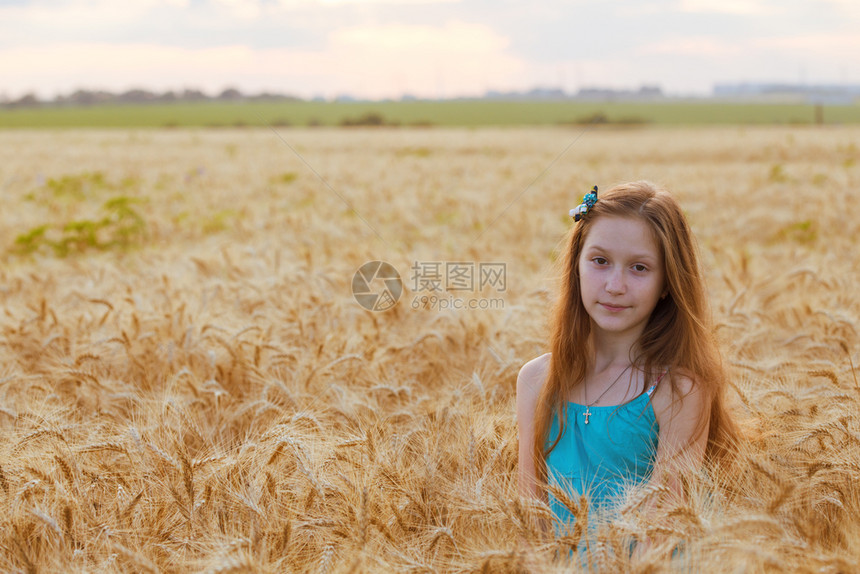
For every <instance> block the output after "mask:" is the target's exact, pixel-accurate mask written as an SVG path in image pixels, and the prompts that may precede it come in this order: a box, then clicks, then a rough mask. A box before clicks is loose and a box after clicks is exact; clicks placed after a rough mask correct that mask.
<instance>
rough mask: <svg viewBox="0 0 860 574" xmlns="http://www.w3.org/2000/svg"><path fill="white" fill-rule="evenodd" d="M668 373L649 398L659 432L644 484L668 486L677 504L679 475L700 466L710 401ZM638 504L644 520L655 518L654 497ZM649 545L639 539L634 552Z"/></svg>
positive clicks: (680, 491) (680, 497)
mask: <svg viewBox="0 0 860 574" xmlns="http://www.w3.org/2000/svg"><path fill="white" fill-rule="evenodd" d="M672 376H673V378H674V382H675V385H672V384H670V383H671V381H664V383H663V384H662V385H659V386H658V387H657V390H656V391H655V392H654V398H653V400H652V405H653V407H654V413H655V415H656V416H657V424H658V425H659V427H660V434H659V437H658V446H657V456H656V460H655V463H654V470H653V472H652V474H651V479H650V480H649V483H648V486H653V487H660V486H663V487H668V489H669V494H670V496H671V498H672V499H673V500H672V502H673V503H674V504H678V503H680V502H682V501H683V500H684V497H685V493H684V486H683V482H682V480H681V476H683V474H684V473H685V472H689V471H694V472H695V471H696V470H698V469H700V468H701V467H702V463H703V461H704V458H705V449H706V447H707V444H708V427H709V421H710V417H709V414H710V404H709V402H708V401H707V399H706V398H705V396H704V393H703V392H702V391H701V389H700V388H699V387H698V386H697V385H696V384H694V383H693V381H692V380H691V379H689V378H687V377H685V376H683V375H677V374H674V375H672ZM673 387H674V389H673ZM647 490H649V489H648V488H647V487H646V491H647ZM652 492H653V491H652ZM640 508H641V509H642V511H644V513H645V519H646V521H647V523H649V524H653V523H655V522H657V519H658V518H659V517H658V516H654V515H653V513H656V512H659V509H658V508H657V505H656V501H648V502H646V503H645V504H644V505H643V506H642V507H640ZM649 514H650V515H651V516H649ZM649 546H651V541H650V540H645V541H642V542H640V544H638V545H637V547H636V552H635V554H634V555H635V556H640V555H642V554H643V553H644V552H645V551H646V550H647V549H648V547H649Z"/></svg>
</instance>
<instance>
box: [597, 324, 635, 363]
mask: <svg viewBox="0 0 860 574" xmlns="http://www.w3.org/2000/svg"><path fill="white" fill-rule="evenodd" d="M637 339H638V337H637ZM592 342H593V345H592V349H593V350H594V363H593V366H594V370H595V371H598V372H600V371H604V370H606V369H608V368H611V367H612V366H613V365H616V366H621V365H623V366H627V365H629V364H630V363H631V361H633V359H634V357H636V355H637V345H636V339H632V340H631V338H627V337H624V338H617V337H606V336H603V337H598V336H595V334H594V333H592Z"/></svg>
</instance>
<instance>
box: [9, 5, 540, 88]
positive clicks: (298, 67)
mask: <svg viewBox="0 0 860 574" xmlns="http://www.w3.org/2000/svg"><path fill="white" fill-rule="evenodd" d="M508 43H509V42H508V39H507V38H504V37H502V36H499V35H498V34H497V33H495V32H494V31H493V30H492V29H490V28H488V27H486V26H483V25H481V24H470V23H465V22H457V21H453V22H449V23H447V24H445V25H443V26H438V27H433V26H414V25H383V26H355V27H350V28H341V29H337V30H335V31H333V32H332V33H331V34H330V35H329V37H328V40H327V42H326V44H325V46H324V47H323V48H322V49H319V50H307V49H293V48H267V49H255V48H251V47H249V46H246V45H228V46H217V47H210V48H186V47H177V46H164V45H157V44H121V45H114V44H109V43H85V44H82V43H75V44H56V45H51V46H38V47H33V46H30V47H28V46H23V47H19V48H7V49H0V77H5V78H7V79H9V78H13V79H14V81H15V82H16V84H17V85H8V84H9V82H7V86H8V87H9V88H12V89H15V90H16V91H18V92H23V91H25V90H29V89H34V88H37V86H38V85H39V84H41V85H45V83H46V82H51V84H50V86H49V87H48V89H49V90H52V91H53V92H57V91H69V90H71V89H74V88H77V87H81V86H87V87H91V88H108V89H113V90H119V89H127V88H129V87H133V86H145V87H149V88H151V89H168V88H174V89H176V88H183V87H200V88H203V89H206V90H210V91H211V90H219V89H221V88H223V87H224V86H227V85H240V86H242V87H244V88H245V89H249V90H262V89H269V90H278V91H285V92H289V93H293V94H297V95H301V96H306V97H307V96H312V95H315V94H317V93H320V92H322V93H324V94H325V95H328V96H333V95H336V94H338V93H344V92H348V93H351V94H353V95H356V96H361V97H373V98H380V97H397V96H399V95H400V94H401V93H404V92H407V93H412V94H415V95H420V96H426V97H437V96H453V95H461V94H469V93H472V94H480V93H483V92H484V91H485V90H486V89H488V88H491V87H493V88H496V87H507V88H513V87H515V86H517V85H518V83H517V78H518V76H520V75H521V73H522V72H523V70H524V68H525V67H526V62H524V61H523V60H521V59H519V58H517V57H515V56H512V55H510V54H508V53H507V51H506V48H507V46H508ZM41 92H44V89H42V90H41ZM42 95H47V94H44V93H42Z"/></svg>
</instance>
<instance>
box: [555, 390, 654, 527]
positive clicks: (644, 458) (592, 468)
mask: <svg viewBox="0 0 860 574" xmlns="http://www.w3.org/2000/svg"><path fill="white" fill-rule="evenodd" d="M655 388H656V385H651V387H650V388H649V389H648V390H647V391H646V392H644V393H642V394H641V395H639V396H638V397H636V398H635V399H633V400H631V401H629V402H627V403H624V404H621V405H612V406H605V407H599V406H592V407H586V406H585V405H580V404H578V403H572V402H569V403H568V404H567V413H566V416H567V418H566V423H565V429H564V431H565V432H564V435H562V437H561V440H560V441H559V442H558V444H557V445H556V446H555V448H554V449H553V450H552V452H550V453H549V456H548V457H547V461H546V462H547V479H548V481H549V483H550V484H552V485H553V486H557V487H559V488H562V489H564V490H566V491H567V492H569V493H570V497H571V498H572V499H573V500H574V501H578V500H579V497H580V495H582V494H585V495H586V496H587V497H588V502H589V516H590V517H591V516H594V513H595V512H597V513H598V514H599V515H606V513H607V512H612V511H613V510H614V508H615V507H617V505H618V503H619V502H620V498H621V496H622V495H623V493H624V490H625V488H627V487H629V486H630V485H634V484H641V483H643V482H645V481H646V480H648V478H649V477H650V475H651V470H652V469H653V467H654V459H655V457H656V453H657V435H658V432H659V427H658V425H657V417H656V415H655V414H654V408H653V407H652V406H651V400H650V399H651V395H652V394H653V392H654V389H655ZM586 410H588V424H586V422H585V421H586V416H585V415H586ZM558 427H559V425H558V415H555V416H553V420H552V424H551V426H550V431H549V440H548V442H547V446H549V445H551V444H552V443H553V442H554V441H555V438H556V437H557V436H558ZM549 506H550V509H551V510H552V512H553V514H554V515H555V517H556V530H557V531H558V532H559V533H562V532H563V531H564V530H565V529H566V527H567V526H572V525H573V522H574V521H575V518H574V515H573V514H572V513H571V512H570V510H568V508H567V507H566V506H565V505H564V504H562V503H561V502H559V500H558V499H557V498H556V497H554V496H553V495H552V493H550V494H549ZM589 522H591V520H589Z"/></svg>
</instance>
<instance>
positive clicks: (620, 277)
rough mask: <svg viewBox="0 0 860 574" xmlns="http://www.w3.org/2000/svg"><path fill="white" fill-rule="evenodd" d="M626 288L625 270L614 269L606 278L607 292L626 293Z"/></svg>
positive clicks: (614, 293)
mask: <svg viewBox="0 0 860 574" xmlns="http://www.w3.org/2000/svg"><path fill="white" fill-rule="evenodd" d="M625 289H626V285H625V283H624V272H623V271H622V270H620V269H616V270H613V271H612V272H611V273H610V274H609V277H608V278H607V279H606V292H607V293H612V294H613V295H616V294H622V293H624V291H625Z"/></svg>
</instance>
